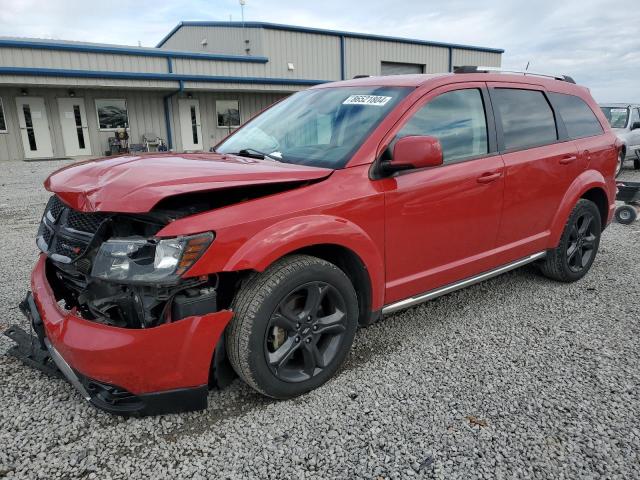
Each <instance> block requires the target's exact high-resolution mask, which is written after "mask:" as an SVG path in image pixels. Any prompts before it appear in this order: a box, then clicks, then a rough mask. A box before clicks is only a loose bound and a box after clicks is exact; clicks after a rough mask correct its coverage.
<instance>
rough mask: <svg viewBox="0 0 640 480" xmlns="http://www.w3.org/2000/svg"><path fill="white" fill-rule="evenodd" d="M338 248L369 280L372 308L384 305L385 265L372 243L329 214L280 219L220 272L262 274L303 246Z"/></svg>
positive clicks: (344, 221)
mask: <svg viewBox="0 0 640 480" xmlns="http://www.w3.org/2000/svg"><path fill="white" fill-rule="evenodd" d="M320 244H331V245H338V246H341V247H344V248H347V249H349V250H351V251H352V252H354V253H355V254H356V255H357V256H358V257H359V258H360V260H362V263H363V264H364V266H365V268H366V269H367V271H368V273H369V278H370V279H371V293H372V309H373V310H377V309H380V308H382V304H383V302H384V291H383V289H382V285H384V263H383V259H382V256H381V253H380V250H379V249H378V248H377V246H376V244H375V242H374V241H373V240H372V239H371V238H370V237H369V235H367V233H366V232H365V231H364V230H363V229H362V228H361V227H359V226H358V225H356V224H355V223H353V222H350V221H348V220H345V219H344V218H340V217H336V216H331V215H307V216H304V217H295V218H289V219H285V220H282V221H280V222H278V223H275V224H273V225H270V226H269V227H268V228H265V229H264V230H262V231H260V232H259V233H258V234H256V235H253V236H252V237H251V238H249V239H248V240H247V241H246V242H245V243H244V244H243V245H241V246H240V247H239V248H238V249H237V250H236V251H235V253H234V254H233V255H232V256H231V257H230V258H229V259H228V261H227V262H226V263H225V264H224V266H223V268H222V271H230V272H233V271H239V270H256V271H264V270H265V269H266V268H267V267H268V266H269V265H271V264H272V263H273V262H275V261H276V260H278V259H279V258H281V257H283V256H285V255H287V254H289V253H291V252H294V251H296V250H300V249H302V248H305V247H310V246H313V245H320Z"/></svg>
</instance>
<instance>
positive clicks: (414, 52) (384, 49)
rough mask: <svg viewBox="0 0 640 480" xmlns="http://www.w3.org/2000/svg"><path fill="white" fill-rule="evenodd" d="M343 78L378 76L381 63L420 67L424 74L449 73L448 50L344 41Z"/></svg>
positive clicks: (423, 46) (356, 40) (409, 45)
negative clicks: (407, 64) (408, 64)
mask: <svg viewBox="0 0 640 480" xmlns="http://www.w3.org/2000/svg"><path fill="white" fill-rule="evenodd" d="M345 51H346V69H345V70H346V75H345V76H346V77H347V78H353V77H354V76H355V75H380V74H381V64H382V62H383V61H388V62H403V63H417V64H421V65H424V72H425V73H438V72H446V71H447V70H448V69H449V49H448V48H444V47H431V46H427V45H412V44H403V43H398V42H386V41H380V40H363V39H358V38H345Z"/></svg>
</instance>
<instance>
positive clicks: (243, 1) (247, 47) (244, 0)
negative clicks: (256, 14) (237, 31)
mask: <svg viewBox="0 0 640 480" xmlns="http://www.w3.org/2000/svg"><path fill="white" fill-rule="evenodd" d="M239 1H240V15H241V16H242V38H244V43H245V49H244V51H245V53H246V54H247V55H249V54H250V53H251V46H250V45H249V43H250V40H249V39H248V38H247V37H246V35H245V31H244V6H245V5H246V4H247V0H239Z"/></svg>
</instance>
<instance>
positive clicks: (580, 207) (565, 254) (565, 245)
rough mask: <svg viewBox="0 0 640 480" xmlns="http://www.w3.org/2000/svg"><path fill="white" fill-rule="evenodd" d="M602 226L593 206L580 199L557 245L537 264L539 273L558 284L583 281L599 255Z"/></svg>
mask: <svg viewBox="0 0 640 480" xmlns="http://www.w3.org/2000/svg"><path fill="white" fill-rule="evenodd" d="M601 232H602V223H601V220H600V210H598V207H597V206H596V204H595V203H593V202H592V201H590V200H587V199H586V198H581V199H580V200H578V202H577V203H576V205H575V207H574V208H573V211H572V212H571V214H570V215H569V218H568V219H567V222H566V223H565V226H564V230H563V232H562V235H561V237H560V242H559V243H558V245H557V246H556V247H555V248H552V249H549V250H547V255H546V256H545V258H544V259H543V260H542V261H541V262H540V263H539V266H540V269H541V270H542V273H543V274H544V275H545V276H546V277H549V278H551V279H552V280H557V281H559V282H575V281H577V280H580V279H581V278H582V277H584V276H585V275H586V274H587V272H588V271H589V269H591V265H593V261H594V260H595V258H596V254H597V253H598V247H599V245H600V235H601Z"/></svg>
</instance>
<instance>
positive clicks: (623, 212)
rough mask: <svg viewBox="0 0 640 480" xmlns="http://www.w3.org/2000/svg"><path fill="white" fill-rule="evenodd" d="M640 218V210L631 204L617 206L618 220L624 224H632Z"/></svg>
mask: <svg viewBox="0 0 640 480" xmlns="http://www.w3.org/2000/svg"><path fill="white" fill-rule="evenodd" d="M636 218H638V212H637V211H636V209H635V208H633V207H632V206H631V205H622V206H621V207H618V208H616V221H617V222H618V223H621V224H622V225H630V224H632V223H633V222H635V221H636Z"/></svg>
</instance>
